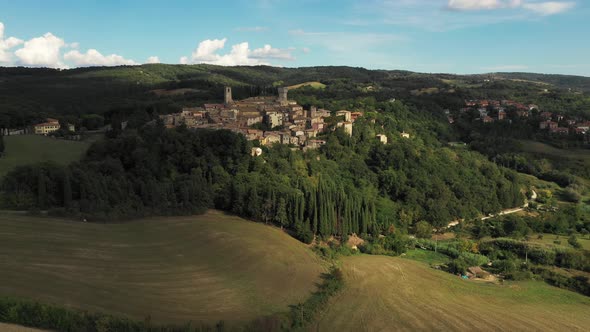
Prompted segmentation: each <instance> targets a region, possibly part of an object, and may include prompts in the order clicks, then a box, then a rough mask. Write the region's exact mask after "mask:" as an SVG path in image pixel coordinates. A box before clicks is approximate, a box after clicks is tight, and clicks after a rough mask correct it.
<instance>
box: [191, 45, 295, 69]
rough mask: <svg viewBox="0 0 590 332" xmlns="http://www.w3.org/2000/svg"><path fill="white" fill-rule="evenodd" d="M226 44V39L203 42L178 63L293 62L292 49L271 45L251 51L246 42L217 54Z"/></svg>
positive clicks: (255, 63) (236, 63)
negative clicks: (189, 55) (227, 51)
mask: <svg viewBox="0 0 590 332" xmlns="http://www.w3.org/2000/svg"><path fill="white" fill-rule="evenodd" d="M226 42H227V38H223V39H207V40H203V41H202V42H200V43H199V46H197V48H196V49H195V51H194V52H193V53H192V54H191V57H190V58H189V57H186V56H183V57H181V58H180V63H181V64H189V63H209V64H216V65H222V66H240V65H248V66H255V65H269V64H270V62H269V61H272V60H279V61H291V60H295V58H294V57H293V55H292V54H291V52H292V51H293V50H294V49H293V48H288V49H280V48H273V47H272V46H271V45H264V47H262V48H257V49H254V50H251V49H250V46H249V44H248V43H247V42H242V43H239V44H236V45H233V46H232V47H231V51H230V52H229V53H226V54H219V53H218V51H219V50H221V49H223V48H225V43H226Z"/></svg>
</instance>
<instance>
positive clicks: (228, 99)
mask: <svg viewBox="0 0 590 332" xmlns="http://www.w3.org/2000/svg"><path fill="white" fill-rule="evenodd" d="M233 102H234V101H233V99H232V98H231V87H229V86H226V87H225V90H224V93H223V103H224V104H226V105H229V104H231V103H233Z"/></svg>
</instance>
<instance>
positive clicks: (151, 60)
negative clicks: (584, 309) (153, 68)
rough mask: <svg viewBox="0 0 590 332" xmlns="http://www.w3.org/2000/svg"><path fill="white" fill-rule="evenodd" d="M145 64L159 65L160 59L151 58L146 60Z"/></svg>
mask: <svg viewBox="0 0 590 332" xmlns="http://www.w3.org/2000/svg"><path fill="white" fill-rule="evenodd" d="M145 63H160V58H158V57H157V56H151V57H149V58H147V60H146V62H145Z"/></svg>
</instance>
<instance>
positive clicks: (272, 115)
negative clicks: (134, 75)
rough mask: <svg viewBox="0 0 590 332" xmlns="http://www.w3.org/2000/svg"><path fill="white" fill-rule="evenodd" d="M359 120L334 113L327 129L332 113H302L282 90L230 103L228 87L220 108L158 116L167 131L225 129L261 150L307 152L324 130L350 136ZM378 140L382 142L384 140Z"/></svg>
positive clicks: (213, 106) (314, 110) (355, 114)
mask: <svg viewBox="0 0 590 332" xmlns="http://www.w3.org/2000/svg"><path fill="white" fill-rule="evenodd" d="M361 116H363V113H362V112H351V111H347V110H340V111H337V112H335V117H336V118H335V123H333V125H332V126H330V125H329V124H328V123H327V122H326V119H327V118H331V117H332V112H330V111H329V110H326V109H318V108H317V107H315V106H311V107H310V108H309V110H305V109H304V108H303V106H301V105H298V104H297V102H296V101H293V100H289V99H288V88H286V87H282V88H278V95H277V96H275V97H272V96H271V97H251V98H247V99H243V100H238V101H234V100H233V98H232V90H231V87H225V91H224V103H223V104H204V105H203V106H202V107H191V108H183V109H182V111H181V112H180V113H174V114H166V115H160V119H162V121H163V122H164V124H165V125H166V127H167V128H174V127H177V126H180V125H185V126H187V127H188V128H210V129H229V130H231V131H234V132H237V133H241V134H243V135H244V136H246V137H247V139H248V140H250V141H258V142H260V145H263V146H266V145H271V144H274V143H279V144H287V145H294V146H298V147H300V148H301V149H303V150H307V149H315V148H318V147H320V146H322V145H323V144H325V143H326V142H325V141H324V140H321V139H317V136H318V135H319V134H320V133H323V132H324V131H326V130H328V128H332V129H336V128H340V127H341V128H343V130H344V132H346V133H347V134H348V135H351V136H352V130H353V123H354V122H355V121H356V120H357V119H358V118H359V117H361ZM254 127H258V128H268V130H263V129H256V128H254ZM379 139H380V140H381V141H383V140H384V139H385V140H386V139H387V138H386V137H384V138H379ZM385 142H386V141H385Z"/></svg>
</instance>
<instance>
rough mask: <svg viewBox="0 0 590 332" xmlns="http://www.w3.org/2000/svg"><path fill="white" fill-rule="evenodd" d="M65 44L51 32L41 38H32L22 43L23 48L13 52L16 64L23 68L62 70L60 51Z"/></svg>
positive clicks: (63, 65)
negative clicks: (23, 66)
mask: <svg viewBox="0 0 590 332" xmlns="http://www.w3.org/2000/svg"><path fill="white" fill-rule="evenodd" d="M65 45H66V43H65V42H64V40H63V39H61V38H59V37H56V36H54V35H53V34H52V33H51V32H48V33H46V34H44V35H43V36H41V37H36V38H32V39H30V40H28V41H26V42H25V43H24V47H23V48H21V49H18V50H16V51H15V52H14V54H15V55H16V57H17V58H18V60H17V63H18V64H21V65H25V66H35V67H50V68H64V67H66V66H65V64H64V63H63V62H62V61H61V54H60V50H61V48H62V47H64V46H65Z"/></svg>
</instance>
